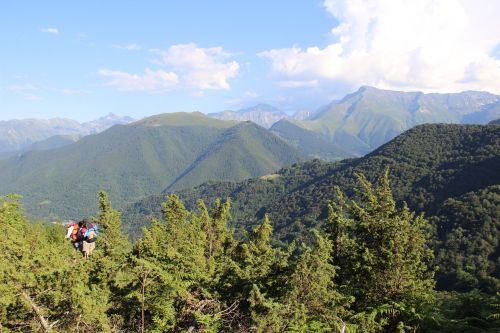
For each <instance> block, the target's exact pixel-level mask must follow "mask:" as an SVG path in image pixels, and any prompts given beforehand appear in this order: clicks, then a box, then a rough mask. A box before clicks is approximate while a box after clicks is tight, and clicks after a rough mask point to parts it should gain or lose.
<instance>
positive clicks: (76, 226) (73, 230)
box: [66, 222, 81, 249]
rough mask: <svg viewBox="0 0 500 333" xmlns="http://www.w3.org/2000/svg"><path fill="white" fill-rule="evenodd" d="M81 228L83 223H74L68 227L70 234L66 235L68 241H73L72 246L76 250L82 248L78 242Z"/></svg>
mask: <svg viewBox="0 0 500 333" xmlns="http://www.w3.org/2000/svg"><path fill="white" fill-rule="evenodd" d="M80 228H81V222H78V223H76V222H72V223H70V225H68V232H67V233H66V239H69V240H71V244H72V245H73V247H74V248H75V249H78V248H79V247H80V243H79V242H78V231H79V230H80Z"/></svg>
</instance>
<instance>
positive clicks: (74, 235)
mask: <svg viewBox="0 0 500 333" xmlns="http://www.w3.org/2000/svg"><path fill="white" fill-rule="evenodd" d="M70 227H73V231H72V232H71V239H72V240H73V241H75V242H76V240H77V239H78V230H79V228H78V223H73V224H71V225H70Z"/></svg>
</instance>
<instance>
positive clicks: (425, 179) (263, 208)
mask: <svg viewBox="0 0 500 333" xmlns="http://www.w3.org/2000/svg"><path fill="white" fill-rule="evenodd" d="M385 167H390V170H391V181H392V187H393V189H394V192H395V193H394V194H395V198H396V199H397V200H398V202H399V204H401V202H402V201H403V200H404V201H406V202H407V203H408V205H409V206H410V208H411V209H413V210H416V211H418V212H423V213H425V214H426V216H428V217H429V218H430V219H431V221H432V222H433V223H434V226H435V227H436V228H437V227H438V224H439V225H440V224H448V225H449V224H451V225H454V223H455V222H450V221H451V220H446V221H443V215H444V218H446V219H451V218H452V217H451V216H449V214H447V213H443V212H444V211H445V208H444V207H446V206H447V205H450V202H453V200H459V201H461V202H462V203H461V204H460V206H461V207H465V208H464V209H465V210H468V209H470V210H471V211H472V210H473V208H472V207H474V206H477V207H479V208H477V207H476V208H474V209H475V210H477V211H487V212H489V210H488V209H491V207H494V209H498V206H496V204H492V203H491V202H496V201H494V200H496V199H489V200H480V199H474V200H472V199H471V200H470V198H471V197H470V196H471V195H473V194H474V193H481V191H483V190H486V189H489V191H490V192H491V191H493V190H492V189H494V186H496V185H500V172H499V171H498V170H500V126H481V125H421V126H417V127H415V128H413V129H411V130H409V131H407V132H405V133H404V134H402V135H400V136H398V137H397V138H395V139H394V140H392V141H391V142H389V143H387V144H385V145H384V146H382V147H380V148H379V149H377V150H376V151H374V152H373V153H371V154H369V155H367V156H365V157H363V158H358V159H351V160H344V161H341V162H337V163H328V162H322V161H319V160H314V161H310V162H306V163H303V164H297V165H294V166H292V167H288V168H285V169H282V170H280V171H279V172H278V174H276V175H273V176H270V177H261V178H254V179H250V180H247V181H244V182H240V183H234V182H219V183H209V184H203V185H201V186H199V187H196V188H194V189H191V190H184V191H179V192H178V194H179V195H180V196H181V198H182V199H183V200H184V201H185V202H186V203H187V205H188V206H189V207H194V205H195V201H196V199H198V198H202V199H204V200H206V201H208V202H210V201H212V200H214V199H215V198H216V197H222V198H225V197H230V198H231V199H232V202H233V208H234V209H233V212H234V213H233V221H232V223H233V226H234V227H236V228H237V229H240V228H248V227H249V226H251V225H254V224H255V223H257V221H258V220H259V219H260V218H262V217H263V215H264V214H265V213H268V214H269V216H270V218H271V221H273V227H274V230H275V231H276V234H277V237H279V238H280V239H281V240H291V239H293V238H294V237H296V236H299V237H301V235H305V234H306V232H305V231H306V230H309V229H310V228H312V227H314V226H316V225H318V223H321V221H323V220H324V218H325V217H326V204H327V202H328V201H329V200H331V199H332V198H333V197H334V195H335V192H334V187H335V186H340V187H341V188H342V189H343V190H344V191H345V192H346V193H347V194H349V195H353V193H352V188H353V187H354V183H355V174H356V173H359V172H360V173H363V174H365V175H366V176H367V177H368V179H369V180H372V181H373V180H375V179H376V178H377V176H378V175H380V174H381V173H382V172H383V170H384V168H385ZM478 191H479V192H478ZM495 191H496V190H495ZM468 193H469V194H468ZM470 193H473V194H470ZM495 193H496V192H495ZM164 199H165V194H163V195H157V196H152V197H149V198H145V199H144V200H142V201H140V202H137V203H135V204H133V205H131V206H129V207H128V208H127V209H126V210H125V213H124V219H125V223H126V224H127V228H128V230H129V232H130V233H131V234H132V235H137V234H138V231H139V230H140V227H141V226H142V225H144V224H147V223H148V222H147V221H148V219H150V218H151V217H154V216H159V214H160V209H161V202H162V201H163V200H164ZM492 200H493V201H492ZM488 207H489V208H488ZM483 215H484V216H486V217H488V218H484V219H482V218H477V219H476V220H477V222H476V224H471V223H469V221H468V220H462V221H461V224H460V227H461V228H462V229H464V230H466V231H467V230H469V231H468V232H470V233H471V234H473V235H476V236H477V233H475V231H474V230H476V229H477V228H478V227H479V228H482V229H481V230H483V229H485V230H488V232H489V234H490V236H489V237H490V238H492V239H493V240H492V241H491V242H492V243H491V244H492V245H489V247H488V249H487V250H484V251H486V252H484V251H483V252H479V254H475V255H477V256H479V257H481V260H483V261H486V262H488V264H486V265H485V266H484V265H483V266H484V267H490V266H491V265H492V266H491V267H493V268H494V269H493V271H492V270H491V269H486V268H485V269H483V268H481V269H479V268H477V267H462V266H463V265H462V263H463V262H466V261H464V260H463V261H460V259H456V260H455V259H453V260H452V264H453V265H455V266H460V267H462V268H463V269H464V270H469V273H468V274H469V275H472V276H474V277H475V278H476V283H475V284H474V283H473V282H470V283H468V284H467V283H466V285H467V288H470V287H471V286H476V287H477V286H478V285H479V284H480V283H483V284H484V286H483V287H484V289H487V290H490V291H491V288H494V287H495V286H497V285H498V286H500V284H499V283H500V276H499V273H500V265H499V264H498V262H497V260H498V255H499V254H500V251H499V249H498V239H499V236H500V221H499V220H498V219H496V218H495V216H496V215H492V214H491V213H485V214H483ZM439 221H440V222H439ZM488 221H490V222H488ZM486 223H490V224H488V225H487V226H485V225H486ZM452 229H453V230H454V229H456V228H455V227H453V228H452ZM481 232H482V231H481ZM448 233H449V232H446V234H448ZM484 234H486V232H484V233H483V234H481V233H480V235H484ZM474 239H477V237H476V238H474ZM439 240H440V242H443V243H440V245H438V247H437V250H436V251H438V250H439V249H446V245H443V244H444V243H445V241H446V239H445V235H443V234H441V235H440V238H439ZM466 243H467V241H466ZM467 244H468V243H467ZM439 251H440V250H439ZM471 251H473V252H474V253H476V252H478V251H479V248H477V247H476V250H474V249H471ZM456 252H457V256H463V257H464V258H470V256H471V254H470V253H467V252H461V250H456ZM449 265H451V264H448V266H449ZM461 265H462V266H461ZM495 269H496V271H495ZM455 271H456V270H455ZM495 272H496V273H495ZM443 274H444V272H443ZM480 276H485V278H483V279H481V278H480ZM488 276H489V277H493V280H492V279H489V278H488ZM454 278H456V279H458V278H457V277H454ZM488 279H489V280H488ZM462 280H463V279H462ZM462 280H461V281H462ZM446 281H448V282H450V280H449V279H447V280H446ZM481 281H482V282H481ZM488 281H489V282H488ZM462 282H463V281H462ZM450 283H452V282H450ZM453 283H454V284H455V285H456V284H457V283H455V282H453Z"/></svg>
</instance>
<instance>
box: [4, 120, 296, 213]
mask: <svg viewBox="0 0 500 333" xmlns="http://www.w3.org/2000/svg"><path fill="white" fill-rule="evenodd" d="M232 126H234V123H233V122H225V121H220V120H215V119H211V118H208V117H206V116H204V115H202V114H201V113H193V114H183V113H177V114H165V115H160V116H155V117H151V118H148V119H145V120H142V121H139V122H136V123H134V124H130V125H125V126H124V125H121V126H115V127H113V128H111V129H109V130H107V131H105V132H103V133H100V134H97V135H90V136H87V137H84V138H83V139H81V140H80V141H78V142H76V143H75V144H72V145H69V146H66V147H62V148H60V149H55V150H50V151H32V152H28V153H26V154H23V155H21V156H19V157H15V158H11V159H9V160H7V161H3V162H2V163H0V177H2V179H4V180H5V181H2V183H0V193H3V194H5V193H9V192H17V193H20V194H22V195H23V196H24V203H25V205H26V208H27V212H28V213H29V214H31V215H34V216H39V217H46V216H54V217H56V216H59V217H63V218H79V217H81V216H84V215H88V214H91V213H92V212H94V211H95V207H96V193H97V191H98V190H99V189H104V190H107V191H109V193H110V198H111V200H112V201H113V202H114V203H115V205H116V206H117V207H121V206H122V205H124V204H125V203H128V202H131V201H135V200H137V199H138V198H139V197H141V196H145V195H150V194H152V193H155V192H156V193H158V192H160V191H162V190H163V189H165V188H166V187H168V186H169V185H170V184H171V183H172V182H174V181H175V180H176V179H178V178H179V176H180V175H181V174H183V173H184V172H185V171H186V170H187V169H188V168H189V167H190V166H192V165H193V162H194V161H196V160H197V159H199V157H200V156H201V155H203V154H204V153H206V152H207V149H208V150H209V148H210V147H211V146H212V145H213V142H214V141H216V140H218V139H220V135H221V134H223V133H225V132H226V131H227V130H228V129H229V128H230V127H232ZM262 130H263V129H262ZM263 131H265V130H263ZM254 134H255V135H257V134H259V133H254ZM275 139H277V138H275ZM259 140H261V137H252V136H248V137H247V138H246V141H248V143H247V144H248V145H250V146H248V147H252V146H251V144H252V142H254V141H255V142H259ZM278 140H279V139H278ZM264 141H265V140H264ZM277 145H278V146H279V147H277ZM270 146H271V147H274V148H276V149H277V151H279V150H280V149H284V151H283V154H285V155H287V156H288V155H290V152H291V151H293V152H295V150H294V149H293V148H292V147H289V146H286V145H283V144H281V145H280V144H279V143H277V142H276V143H270ZM236 148H237V147H236ZM264 148H267V149H270V150H269V152H266V151H265V149H264V150H259V149H256V150H255V151H256V152H257V153H259V154H260V156H262V162H259V161H260V160H261V158H260V157H259V156H257V155H254V158H253V160H255V161H257V164H256V165H257V166H255V167H254V166H253V165H250V164H249V163H246V164H245V163H242V162H241V161H239V156H237V155H233V156H232V157H233V158H235V161H236V162H235V163H240V164H239V165H237V166H240V167H242V170H241V171H239V172H241V173H237V172H233V173H231V172H230V171H227V167H226V166H224V164H223V161H224V160H225V159H227V156H224V154H228V153H229V154H230V153H231V151H227V150H222V151H219V152H212V155H213V157H212V159H213V160H214V161H215V163H213V164H212V168H205V167H204V166H203V165H200V167H197V168H194V170H195V171H196V172H194V173H193V174H192V175H191V174H190V175H185V177H183V178H182V179H180V180H179V181H178V184H179V185H180V184H186V185H188V184H189V185H198V184H200V183H201V182H203V181H205V180H207V179H219V180H224V179H229V180H241V179H242V178H243V177H246V176H256V175H259V174H262V173H266V172H269V171H272V170H274V169H276V168H277V167H280V166H283V165H285V164H286V163H289V162H291V161H295V160H294V159H293V158H291V159H283V156H279V155H277V151H273V150H272V149H271V148H270V147H264ZM287 149H288V150H287ZM250 150H252V149H250ZM272 155H275V157H269V156H272ZM291 156H293V154H292V155H291ZM296 156H298V154H296ZM266 158H271V161H272V163H266ZM204 165H205V166H206V165H208V164H207V163H205V164H204ZM234 167H236V165H235V166H234ZM224 170H226V171H227V172H226V173H224V172H223V173H219V174H216V175H214V174H211V173H212V172H214V171H224ZM225 177H228V178H225Z"/></svg>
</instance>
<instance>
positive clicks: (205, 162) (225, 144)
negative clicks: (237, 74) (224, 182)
mask: <svg viewBox="0 0 500 333" xmlns="http://www.w3.org/2000/svg"><path fill="white" fill-rule="evenodd" d="M301 159H302V160H304V159H306V156H305V155H304V154H301V153H300V152H299V151H297V150H295V149H293V148H291V147H290V146H289V145H288V144H287V143H286V142H285V141H283V140H281V139H280V138H278V137H277V136H275V135H273V134H272V133H270V132H269V131H267V130H265V129H264V128H263V127H260V126H258V125H256V124H254V123H252V122H250V121H248V122H244V123H240V124H238V125H235V126H233V127H231V128H229V129H227V130H226V131H224V132H223V133H221V134H220V135H219V136H218V137H217V139H216V140H215V141H214V142H213V143H212V144H211V145H210V146H209V147H208V148H207V149H206V150H205V151H204V152H203V153H202V154H200V157H199V158H197V159H196V161H194V162H193V163H192V164H191V165H190V166H189V167H188V168H187V169H186V170H185V171H184V172H183V173H182V174H181V175H180V176H179V177H178V178H177V179H176V180H175V181H174V182H172V184H171V185H169V187H167V190H174V189H179V188H188V187H193V185H198V184H200V183H203V182H206V181H209V180H214V179H246V178H251V177H252V176H255V175H263V174H266V173H268V172H270V171H272V170H277V169H278V168H279V167H280V166H282V165H288V164H292V163H294V162H296V161H298V160H301Z"/></svg>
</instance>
